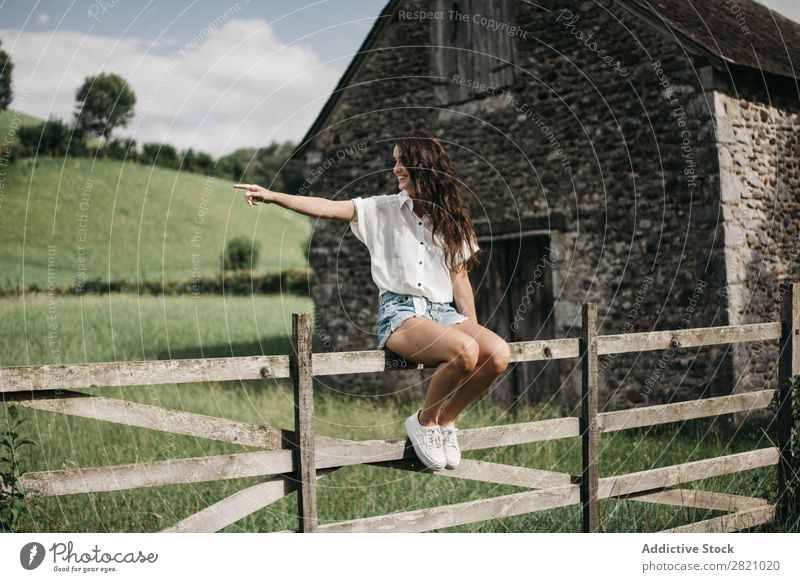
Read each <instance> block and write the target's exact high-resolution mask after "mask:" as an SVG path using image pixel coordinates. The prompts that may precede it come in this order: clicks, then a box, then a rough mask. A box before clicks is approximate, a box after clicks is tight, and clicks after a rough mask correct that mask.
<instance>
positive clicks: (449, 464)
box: [439, 426, 461, 469]
mask: <svg viewBox="0 0 800 582" xmlns="http://www.w3.org/2000/svg"><path fill="white" fill-rule="evenodd" d="M439 428H440V429H441V431H442V440H443V441H444V456H445V468H446V469H455V468H456V467H458V464H459V463H460V462H461V448H460V447H459V446H458V439H457V438H456V433H457V432H458V429H457V428H456V427H455V426H440V427H439Z"/></svg>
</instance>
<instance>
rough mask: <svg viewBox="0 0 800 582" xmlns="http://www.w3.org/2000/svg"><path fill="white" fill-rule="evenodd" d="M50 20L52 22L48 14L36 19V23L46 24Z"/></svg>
mask: <svg viewBox="0 0 800 582" xmlns="http://www.w3.org/2000/svg"><path fill="white" fill-rule="evenodd" d="M48 20H50V17H49V16H48V15H47V14H40V15H39V16H37V17H36V22H38V23H39V24H44V23H45V22H47V21H48Z"/></svg>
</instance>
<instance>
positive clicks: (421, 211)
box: [234, 131, 509, 470]
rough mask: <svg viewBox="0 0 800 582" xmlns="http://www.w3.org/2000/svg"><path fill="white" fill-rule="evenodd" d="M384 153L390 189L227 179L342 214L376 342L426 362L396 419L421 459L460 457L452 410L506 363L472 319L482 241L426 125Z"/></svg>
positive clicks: (253, 194) (281, 200) (443, 462)
mask: <svg viewBox="0 0 800 582" xmlns="http://www.w3.org/2000/svg"><path fill="white" fill-rule="evenodd" d="M393 157H394V175H395V177H396V178H397V182H398V186H399V188H400V189H401V190H400V192H399V193H397V194H388V195H382V196H370V197H367V198H362V197H357V198H354V199H352V200H344V201H334V200H327V199H325V198H316V197H310V196H294V195H289V194H283V193H280V192H273V191H270V190H267V189H265V188H262V187H260V186H256V185H252V184H236V185H234V188H240V189H244V190H245V198H246V201H247V203H248V204H250V205H251V206H252V205H255V204H258V203H260V202H271V203H274V204H278V205H280V206H282V207H284V208H288V209H290V210H293V211H295V212H299V213H301V214H305V215H308V216H314V217H320V218H335V219H339V220H347V221H348V222H350V228H351V229H352V230H353V232H354V233H355V235H356V237H358V239H359V240H360V241H361V242H363V243H364V244H365V245H366V246H367V248H368V249H369V252H370V257H371V263H372V278H373V280H374V282H375V284H376V285H377V286H378V289H379V291H380V295H379V299H378V326H377V328H378V349H384V348H388V349H390V350H391V351H392V352H394V353H396V354H397V355H399V356H402V357H404V358H406V359H407V360H410V361H412V362H416V363H422V364H424V365H426V366H436V370H435V371H434V373H433V375H432V377H431V381H430V384H429V386H428V391H427V395H426V398H425V402H424V404H423V406H422V408H421V409H420V410H418V411H416V412H414V414H412V415H411V416H409V417H408V418H407V419H406V421H405V430H406V433H407V434H408V436H409V439H410V440H411V443H412V445H413V446H414V450H415V452H416V454H417V456H418V457H419V458H420V460H421V461H422V462H423V463H424V464H425V465H426V466H427V467H429V468H430V469H433V470H440V469H443V468H448V469H453V468H455V467H456V466H457V465H458V463H459V461H460V460H461V450H460V448H459V446H458V440H457V438H456V432H457V429H456V427H455V420H456V417H457V416H458V415H459V414H460V413H461V411H462V410H464V409H465V408H466V407H467V405H469V404H470V403H471V402H473V401H474V400H475V399H476V398H478V396H480V394H481V393H483V392H484V391H485V390H486V389H487V388H488V387H489V386H491V385H492V383H493V382H494V381H495V380H496V379H497V378H498V376H499V375H500V374H501V373H502V372H503V371H504V370H505V369H506V367H507V366H508V359H509V347H508V344H507V343H506V342H505V340H503V339H502V338H501V337H499V336H498V335H496V334H495V333H494V332H492V331H490V330H489V329H487V328H485V327H483V326H481V325H479V324H478V318H477V316H476V314H475V305H474V301H473V292H472V286H471V284H470V281H469V278H468V276H467V272H468V271H469V270H470V269H471V268H472V267H473V266H474V265H475V263H477V260H478V257H479V256H480V254H482V253H483V251H481V250H480V249H479V248H478V245H477V243H476V240H475V239H476V237H475V231H474V229H473V227H472V223H471V220H470V218H469V214H468V212H467V210H466V208H465V206H464V204H463V202H462V194H461V190H460V189H459V187H458V182H457V180H456V177H455V173H454V167H453V163H452V161H451V160H450V157H449V156H448V154H447V153H446V152H445V150H444V148H443V147H442V145H441V143H440V142H439V141H438V140H437V139H436V138H435V137H434V136H433V135H432V134H430V133H429V132H427V131H420V132H418V133H417V136H415V137H404V138H400V139H397V140H396V141H395V145H394V150H393ZM453 300H455V304H456V307H457V308H458V311H456V309H454V308H453V306H452V305H451V302H453ZM448 397H449V399H448Z"/></svg>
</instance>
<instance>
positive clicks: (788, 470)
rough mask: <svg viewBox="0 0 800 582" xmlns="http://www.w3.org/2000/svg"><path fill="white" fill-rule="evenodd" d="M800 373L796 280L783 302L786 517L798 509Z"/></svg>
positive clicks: (781, 425) (781, 422)
mask: <svg viewBox="0 0 800 582" xmlns="http://www.w3.org/2000/svg"><path fill="white" fill-rule="evenodd" d="M798 374H800V284H798V283H792V284H791V287H790V288H789V293H788V296H787V297H784V299H783V304H782V305H781V342H780V355H779V358H778V450H779V451H780V458H779V459H778V491H777V495H778V501H777V505H778V507H777V509H778V511H779V512H780V513H781V514H782V515H783V516H784V517H785V516H787V515H788V513H787V512H788V511H791V510H792V509H794V510H796V509H797V508H798V495H797V494H798V491H797V489H796V488H797V484H798V476H797V475H796V474H795V473H794V472H795V471H796V470H797V465H796V463H797V459H795V458H793V455H792V450H791V441H792V425H793V421H794V419H793V415H792V401H793V400H794V399H795V398H796V397H797V394H793V391H792V378H793V377H794V376H797V375H798Z"/></svg>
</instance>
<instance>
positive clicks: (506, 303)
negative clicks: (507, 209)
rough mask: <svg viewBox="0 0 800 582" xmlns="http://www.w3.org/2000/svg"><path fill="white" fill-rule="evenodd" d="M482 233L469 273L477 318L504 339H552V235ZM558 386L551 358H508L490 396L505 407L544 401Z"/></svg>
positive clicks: (555, 367)
mask: <svg viewBox="0 0 800 582" xmlns="http://www.w3.org/2000/svg"><path fill="white" fill-rule="evenodd" d="M483 238H484V237H480V238H479V241H480V243H481V248H482V249H483V250H484V251H485V253H484V255H483V260H482V263H481V264H480V265H478V266H477V267H475V268H474V269H472V271H470V273H469V277H470V282H471V283H472V288H473V291H474V292H475V309H476V313H477V315H478V323H480V324H481V325H483V326H484V327H487V328H488V329H491V330H492V331H493V332H495V333H496V334H497V335H499V336H500V337H502V338H503V339H505V340H506V341H508V342H520V341H533V340H543V339H554V337H555V336H554V330H555V318H554V313H553V273H552V271H553V267H554V265H553V262H552V261H551V258H550V248H549V242H550V237H549V236H548V235H546V234H544V235H528V236H522V237H520V236H519V235H514V236H512V235H507V236H503V235H499V236H498V235H495V236H493V237H491V239H490V240H482V239H483ZM487 238H488V237H487ZM559 385H560V375H559V371H558V366H557V365H556V362H554V361H548V362H512V363H511V364H510V365H509V367H508V369H507V370H506V372H505V373H504V374H503V376H501V377H500V379H498V381H497V385H496V386H495V387H494V389H493V392H492V395H493V397H494V399H495V401H497V402H498V403H499V404H501V405H503V406H513V405H514V404H515V403H517V402H520V403H534V402H542V401H546V400H548V399H549V396H547V395H550V396H552V394H553V393H554V390H555V389H557V387H558V386H559Z"/></svg>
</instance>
